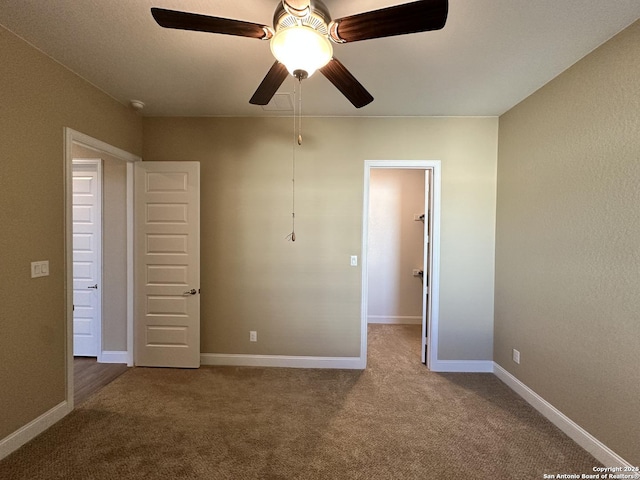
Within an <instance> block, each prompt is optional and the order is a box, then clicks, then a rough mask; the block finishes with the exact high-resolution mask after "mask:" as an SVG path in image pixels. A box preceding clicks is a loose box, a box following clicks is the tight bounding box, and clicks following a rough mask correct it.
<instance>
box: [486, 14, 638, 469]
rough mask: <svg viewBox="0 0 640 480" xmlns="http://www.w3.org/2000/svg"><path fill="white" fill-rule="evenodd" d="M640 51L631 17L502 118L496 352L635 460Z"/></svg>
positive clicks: (589, 428)
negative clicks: (516, 353)
mask: <svg viewBox="0 0 640 480" xmlns="http://www.w3.org/2000/svg"><path fill="white" fill-rule="evenodd" d="M639 58H640V22H636V23H635V24H634V25H632V26H631V27H629V28H628V29H627V30H625V31H623V32H622V33H621V34H619V35H618V36H616V37H615V38H614V39H612V40H611V41H609V42H607V43H606V44H604V45H603V46H602V47H600V48H599V49H597V50H595V51H594V52H593V53H591V54H590V55H588V56H587V57H585V58H584V59H583V60H581V61H580V62H579V63H577V64H576V65H574V66H573V67H572V68H571V69H569V70H568V71H566V72H565V73H563V74H562V75H560V76H559V77H557V78H556V79H555V80H553V81H552V82H551V83H549V84H548V85H546V86H545V87H544V88H542V89H541V90H539V91H538V92H536V93H535V94H534V95H532V96H531V97H529V98H528V99H526V100H525V101H524V102H522V103H521V104H520V105H518V106H516V107H515V108H513V109H512V110H511V111H509V112H507V113H506V114H505V115H503V116H502V117H500V142H499V169H498V208H497V239H496V250H497V259H496V316H495V350H494V355H495V360H496V362H497V363H499V364H500V365H502V366H503V367H504V368H506V369H507V370H509V371H510V372H511V373H512V374H514V375H515V376H516V377H518V378H519V379H520V380H521V381H522V382H524V383H525V384H526V385H528V386H529V387H530V388H532V389H533V390H534V391H535V392H537V393H538V394H539V395H541V396H542V397H544V398H545V399H546V400H547V401H549V402H550V403H551V404H553V405H554V406H555V407H557V408H558V409H560V410H561V411H562V412H563V413H565V414H566V415H567V416H569V417H570V418H571V419H572V420H574V421H575V422H577V423H578V424H579V425H581V426H582V427H583V428H585V429H586V430H587V431H588V432H589V433H591V434H592V435H594V436H595V437H596V438H598V439H599V440H600V441H602V442H603V443H604V444H606V445H607V446H608V447H610V448H611V449H613V450H614V451H615V452H617V453H618V454H619V455H621V456H622V457H624V458H625V459H626V460H627V461H629V462H630V463H631V464H633V465H638V464H640V430H639V429H638V424H640V361H639V358H640V357H639V355H638V339H640V321H639V317H638V312H640V294H639V293H638V292H640V273H639V272H640V269H639V266H640V246H639V245H640V240H639V239H640V214H639V211H638V209H639V206H640V188H638V179H640V133H639V132H640V89H639V80H638V79H640V61H639ZM512 348H517V349H519V350H520V351H521V354H522V357H521V364H520V365H516V364H515V363H513V362H512V360H511V349H512Z"/></svg>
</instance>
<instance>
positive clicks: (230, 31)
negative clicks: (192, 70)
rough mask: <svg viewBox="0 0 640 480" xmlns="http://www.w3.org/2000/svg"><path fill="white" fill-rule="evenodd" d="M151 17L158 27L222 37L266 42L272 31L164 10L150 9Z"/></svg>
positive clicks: (254, 24) (256, 25)
mask: <svg viewBox="0 0 640 480" xmlns="http://www.w3.org/2000/svg"><path fill="white" fill-rule="evenodd" d="M151 15H153V18H154V19H155V21H156V22H157V23H158V25H160V26H161V27H165V28H177V29H179V30H194V31H196V32H209V33H221V34H224V35H237V36H239V37H249V38H259V39H262V40H268V39H270V38H271V37H272V36H273V33H272V30H271V29H270V28H269V27H267V26H266V25H260V24H257V23H251V22H244V21H242V20H233V19H230V18H219V17H210V16H208V15H199V14H197V13H189V12H178V11H176V10H165V9H164V8H152V9H151Z"/></svg>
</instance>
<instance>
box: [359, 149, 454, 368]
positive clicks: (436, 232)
mask: <svg viewBox="0 0 640 480" xmlns="http://www.w3.org/2000/svg"><path fill="white" fill-rule="evenodd" d="M373 168H381V169H383V168H387V169H414V170H431V171H432V172H433V180H432V189H433V191H432V194H431V195H432V199H433V205H432V206H431V208H432V209H431V212H432V217H433V218H432V220H431V221H432V227H433V231H432V232H431V236H430V237H431V238H430V239H429V241H430V242H431V262H430V263H429V270H430V271H429V272H425V278H428V279H429V283H430V285H429V296H430V298H429V307H430V308H431V321H430V322H429V325H427V317H428V313H427V312H425V313H424V314H423V321H422V338H423V339H424V337H425V335H426V336H427V338H428V344H427V345H426V348H427V352H428V355H427V367H428V368H429V369H431V366H432V365H436V364H437V361H438V319H439V301H440V209H441V195H440V185H441V175H442V172H441V164H440V160H365V162H364V200H363V209H362V299H361V306H360V312H361V322H360V323H361V325H360V363H361V365H362V368H364V367H366V365H367V327H368V321H367V316H368V313H367V309H368V303H369V278H368V264H367V257H368V255H367V254H368V248H369V245H368V244H369V195H370V183H371V169H373ZM427 202H429V198H425V212H426V207H427V206H428V205H427ZM427 328H428V329H429V331H428V332H427V331H426V329H427ZM427 333H428V335H427ZM422 348H423V349H424V348H425V344H424V341H422ZM423 358H424V355H423Z"/></svg>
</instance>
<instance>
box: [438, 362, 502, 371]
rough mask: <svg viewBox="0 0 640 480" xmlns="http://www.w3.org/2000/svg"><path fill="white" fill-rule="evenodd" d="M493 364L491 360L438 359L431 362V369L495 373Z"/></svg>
mask: <svg viewBox="0 0 640 480" xmlns="http://www.w3.org/2000/svg"><path fill="white" fill-rule="evenodd" d="M493 365H494V364H493V361H491V360H436V361H435V362H431V365H429V370H431V371H432V372H442V373H445V372H458V373H493Z"/></svg>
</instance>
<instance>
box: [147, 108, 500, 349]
mask: <svg viewBox="0 0 640 480" xmlns="http://www.w3.org/2000/svg"><path fill="white" fill-rule="evenodd" d="M303 129H304V145H303V146H302V147H301V148H300V149H299V150H298V153H297V158H298V160H297V167H296V173H297V175H296V191H297V198H296V210H297V211H296V235H297V240H296V242H295V243H290V242H287V241H286V240H285V237H286V235H287V234H288V233H289V232H290V231H291V156H292V154H291V151H292V146H291V138H292V132H291V121H290V119H286V118H284V119H283V118H253V119H250V118H145V119H144V139H145V141H144V155H143V156H144V158H145V160H196V161H200V162H201V175H202V179H201V181H202V183H201V202H202V215H201V217H202V230H201V236H202V298H201V302H202V304H201V305H202V329H201V330H202V351H203V352H207V353H240V354H241V353H245V354H278V355H319V356H358V355H359V353H360V352H359V350H360V349H359V345H360V321H361V319H360V297H361V272H360V267H357V268H353V267H351V266H349V256H350V255H358V256H361V245H362V202H363V176H364V160H367V159H369V160H375V159H384V160H389V159H402V160H412V159H418V160H441V161H442V237H441V243H442V255H441V266H442V267H441V269H442V274H441V294H440V297H441V298H440V300H441V304H440V322H441V328H440V342H439V348H440V356H441V358H442V359H466V360H491V358H492V347H493V345H492V332H493V278H494V277H493V272H494V231H495V222H494V219H495V182H496V161H497V119H496V118H429V119H425V118H422V119H420V118H391V119H382V118H332V119H326V118H305V119H304V121H303ZM249 330H257V331H258V342H257V343H250V342H249Z"/></svg>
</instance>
